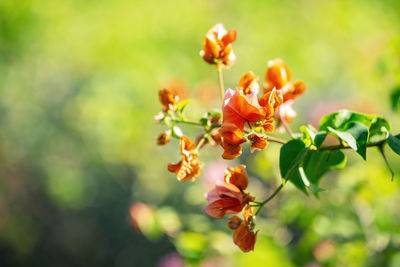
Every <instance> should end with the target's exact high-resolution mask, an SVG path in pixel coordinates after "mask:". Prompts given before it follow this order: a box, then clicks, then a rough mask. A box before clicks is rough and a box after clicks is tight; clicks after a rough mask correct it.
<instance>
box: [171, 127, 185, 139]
mask: <svg viewBox="0 0 400 267" xmlns="http://www.w3.org/2000/svg"><path fill="white" fill-rule="evenodd" d="M171 130H172V131H171V134H172V136H173V137H175V138H178V139H179V138H181V137H182V135H183V133H182V130H181V128H179V127H178V126H176V125H175V126H173V127H172V128H171Z"/></svg>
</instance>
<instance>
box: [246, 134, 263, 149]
mask: <svg viewBox="0 0 400 267" xmlns="http://www.w3.org/2000/svg"><path fill="white" fill-rule="evenodd" d="M247 138H248V139H249V140H250V141H251V147H250V152H251V153H253V152H254V151H256V150H262V149H264V148H266V147H267V146H268V142H267V140H268V137H266V136H264V135H262V134H258V133H251V134H249V135H248V136H247Z"/></svg>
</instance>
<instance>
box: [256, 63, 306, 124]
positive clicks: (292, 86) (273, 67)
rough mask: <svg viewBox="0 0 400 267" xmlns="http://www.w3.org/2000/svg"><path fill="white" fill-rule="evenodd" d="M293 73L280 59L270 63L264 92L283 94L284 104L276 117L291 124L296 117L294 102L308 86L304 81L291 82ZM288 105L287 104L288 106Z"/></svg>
mask: <svg viewBox="0 0 400 267" xmlns="http://www.w3.org/2000/svg"><path fill="white" fill-rule="evenodd" d="M291 75H292V74H291V71H290V69H289V67H288V66H287V65H286V63H285V62H284V61H283V60H282V59H280V58H277V59H274V60H270V61H268V68H267V71H266V73H265V81H264V87H263V88H264V92H265V93H268V92H271V91H273V90H274V89H276V91H280V92H281V93H282V98H283V104H282V105H281V106H280V108H279V112H277V113H276V114H275V115H276V117H277V118H278V123H279V122H280V121H279V120H281V119H285V120H286V122H290V121H292V120H293V118H294V117H296V112H295V111H294V110H293V108H292V107H291V105H292V103H290V104H289V103H288V102H289V101H293V100H294V99H296V98H297V97H298V96H300V95H302V94H303V93H304V92H305V91H306V87H307V86H306V84H305V83H304V82H303V81H295V82H291ZM286 103H287V104H286Z"/></svg>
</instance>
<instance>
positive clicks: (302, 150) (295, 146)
mask: <svg viewBox="0 0 400 267" xmlns="http://www.w3.org/2000/svg"><path fill="white" fill-rule="evenodd" d="M307 151H308V148H307V146H306V144H305V143H304V142H303V141H301V140H298V139H293V140H290V141H289V142H287V143H286V144H284V145H283V146H282V147H281V151H280V155H279V168H280V171H281V176H282V179H283V182H284V183H285V182H286V180H287V179H288V178H289V177H290V175H291V174H292V173H293V172H294V171H295V169H296V167H297V166H298V165H299V163H300V162H301V161H302V160H303V158H304V156H305V154H306V153H307Z"/></svg>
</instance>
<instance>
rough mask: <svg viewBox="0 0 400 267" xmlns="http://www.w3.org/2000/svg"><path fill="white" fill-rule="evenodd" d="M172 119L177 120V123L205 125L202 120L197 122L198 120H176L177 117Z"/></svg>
mask: <svg viewBox="0 0 400 267" xmlns="http://www.w3.org/2000/svg"><path fill="white" fill-rule="evenodd" d="M172 121H173V122H176V123H183V124H190V125H196V126H202V127H203V126H204V125H203V124H201V123H200V122H196V121H186V120H175V119H172Z"/></svg>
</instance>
